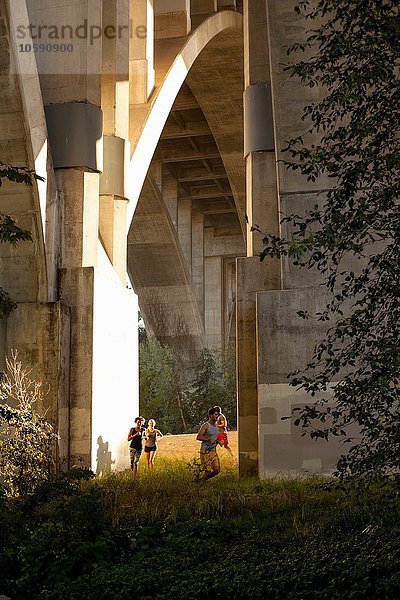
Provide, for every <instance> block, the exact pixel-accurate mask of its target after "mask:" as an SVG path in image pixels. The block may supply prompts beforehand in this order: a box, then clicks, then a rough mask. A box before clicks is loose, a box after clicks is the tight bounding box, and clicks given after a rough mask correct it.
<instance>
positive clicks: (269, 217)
mask: <svg viewBox="0 0 400 600" xmlns="http://www.w3.org/2000/svg"><path fill="white" fill-rule="evenodd" d="M243 9H244V10H243V16H244V43H245V93H244V109H245V111H244V127H245V156H246V180H247V183H246V188H247V189H246V191H247V198H246V212H247V215H248V218H249V225H248V228H247V256H248V258H241V259H238V261H237V294H236V296H237V308H236V344H237V374H238V375H237V378H238V382H237V387H238V431H239V471H240V473H241V475H257V474H258V389H257V331H256V324H257V307H256V293H257V291H262V290H268V289H277V288H278V289H279V288H280V287H281V265H280V261H278V260H276V261H267V262H266V263H260V261H259V259H258V254H259V253H260V251H261V249H262V235H260V234H259V233H257V232H253V231H251V226H252V225H257V226H258V227H259V228H260V229H261V231H262V232H263V233H269V234H275V235H277V234H279V209H278V194H277V176H276V159H275V142H274V126H273V111H272V91H271V74H270V58H269V39H268V22H267V2H266V0H245V1H244V5H243Z"/></svg>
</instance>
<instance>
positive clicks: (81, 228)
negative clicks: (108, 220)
mask: <svg viewBox="0 0 400 600" xmlns="http://www.w3.org/2000/svg"><path fill="white" fill-rule="evenodd" d="M56 179H57V185H58V187H59V189H60V190H62V220H61V222H62V232H61V235H62V255H61V266H62V267H63V268H75V267H78V268H82V267H89V266H90V267H93V266H96V263H97V243H98V223H99V174H98V173H88V172H85V171H82V170H81V169H57V171H56Z"/></svg>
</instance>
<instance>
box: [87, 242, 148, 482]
mask: <svg viewBox="0 0 400 600" xmlns="http://www.w3.org/2000/svg"><path fill="white" fill-rule="evenodd" d="M93 311H94V319H93V322H94V325H93V394H92V469H93V470H94V471H96V469H97V467H98V465H97V461H96V458H97V451H98V448H99V443H98V438H99V436H101V438H102V440H101V442H102V443H108V448H109V451H110V452H111V455H110V460H111V461H113V462H112V464H111V465H110V467H112V469H116V470H120V469H124V468H128V467H129V450H128V444H127V441H126V439H127V434H128V430H129V428H130V427H131V426H132V423H133V420H134V418H135V417H136V416H137V415H138V410H139V388H138V381H139V366H138V365H139V359H138V303H137V296H136V294H135V293H134V292H133V290H132V289H130V288H129V287H124V285H123V284H122V283H121V280H120V278H119V277H118V275H117V274H116V273H115V271H114V269H113V267H112V266H111V264H110V262H109V260H108V257H107V255H106V254H105V252H104V250H103V249H102V247H101V245H100V244H99V257H98V266H97V268H96V269H95V274H94V308H93ZM114 461H115V462H114Z"/></svg>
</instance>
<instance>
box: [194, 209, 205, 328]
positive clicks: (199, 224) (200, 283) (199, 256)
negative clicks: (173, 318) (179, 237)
mask: <svg viewBox="0 0 400 600" xmlns="http://www.w3.org/2000/svg"><path fill="white" fill-rule="evenodd" d="M192 285H193V289H194V293H195V294H196V298H197V302H198V305H199V309H200V314H201V315H202V317H203V318H204V215H203V214H201V213H199V214H194V215H193V216H192Z"/></svg>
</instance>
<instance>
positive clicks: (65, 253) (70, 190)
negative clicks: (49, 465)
mask: <svg viewBox="0 0 400 600" xmlns="http://www.w3.org/2000/svg"><path fill="white" fill-rule="evenodd" d="M56 178H57V185H58V187H59V188H60V189H61V190H63V193H62V202H63V206H62V240H63V243H62V256H61V267H62V268H61V269H60V279H59V280H60V284H59V293H60V300H61V301H62V302H63V303H65V304H66V305H67V306H69V308H70V314H71V346H70V372H71V378H70V460H71V462H72V464H74V463H76V462H77V461H79V460H82V461H83V463H84V464H87V465H90V464H91V443H92V427H91V422H92V381H93V368H92V367H93V277H94V266H95V265H96V264H97V249H98V214H99V174H98V173H88V172H85V171H83V170H82V169H57V171H56Z"/></svg>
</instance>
